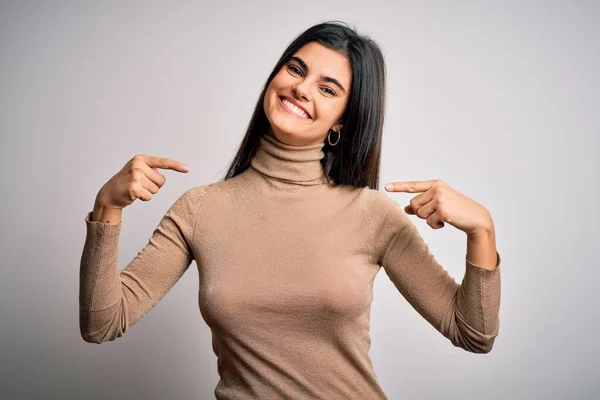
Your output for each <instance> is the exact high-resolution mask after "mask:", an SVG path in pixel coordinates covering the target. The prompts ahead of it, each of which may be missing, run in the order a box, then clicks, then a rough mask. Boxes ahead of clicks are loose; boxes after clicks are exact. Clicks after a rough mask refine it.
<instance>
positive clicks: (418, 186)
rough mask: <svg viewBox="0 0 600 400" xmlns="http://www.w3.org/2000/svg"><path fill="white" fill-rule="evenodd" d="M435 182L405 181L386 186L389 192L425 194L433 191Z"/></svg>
mask: <svg viewBox="0 0 600 400" xmlns="http://www.w3.org/2000/svg"><path fill="white" fill-rule="evenodd" d="M434 183H435V181H404V182H392V183H388V184H387V185H385V189H386V190H387V191H388V192H409V193H417V192H425V191H427V190H429V189H431V188H432V187H433V185H434Z"/></svg>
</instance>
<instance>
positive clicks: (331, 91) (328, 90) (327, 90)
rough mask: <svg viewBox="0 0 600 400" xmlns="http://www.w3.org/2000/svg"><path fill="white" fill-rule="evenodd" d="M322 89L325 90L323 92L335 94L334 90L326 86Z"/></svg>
mask: <svg viewBox="0 0 600 400" xmlns="http://www.w3.org/2000/svg"><path fill="white" fill-rule="evenodd" d="M323 90H324V91H325V93H327V94H330V95H332V96H335V92H334V91H333V90H332V89H330V88H328V87H327V86H325V87H323Z"/></svg>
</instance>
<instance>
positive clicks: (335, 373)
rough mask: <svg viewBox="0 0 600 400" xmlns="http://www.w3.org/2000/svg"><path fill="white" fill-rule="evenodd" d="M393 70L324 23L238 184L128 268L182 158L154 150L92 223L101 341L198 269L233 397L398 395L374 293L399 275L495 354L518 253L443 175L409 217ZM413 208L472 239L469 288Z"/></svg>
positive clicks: (252, 143)
mask: <svg viewBox="0 0 600 400" xmlns="http://www.w3.org/2000/svg"><path fill="white" fill-rule="evenodd" d="M384 97H385V68H384V61H383V56H382V53H381V51H380V49H379V48H378V46H377V45H376V44H375V43H374V42H373V41H372V40H370V39H368V38H366V37H364V36H361V35H359V34H358V33H356V32H355V31H354V30H353V29H351V28H349V27H347V26H346V25H345V24H342V23H338V22H327V23H321V24H318V25H315V26H313V27H311V28H309V29H308V30H307V31H305V32H304V33H302V34H301V35H300V36H298V37H297V38H296V39H295V40H294V41H293V42H292V43H291V44H290V45H289V47H288V48H287V49H286V50H285V52H284V54H283V55H282V57H281V59H280V60H279V61H278V63H277V64H276V66H275V68H274V69H273V72H272V73H271V75H270V76H269V78H268V79H267V82H266V84H265V87H264V89H263V91H262V93H261V95H260V99H259V101H258V103H257V105H256V109H255V111H254V114H253V116H252V119H251V121H250V124H249V127H248V130H247V132H246V135H245V137H244V139H243V141H242V144H241V147H240V149H239V151H238V153H237V155H236V157H235V159H234V160H233V162H232V164H231V166H230V168H229V171H228V173H227V175H226V177H225V178H224V179H223V180H222V181H219V182H216V183H212V184H208V185H203V186H197V187H194V188H192V189H189V190H187V191H186V192H185V193H183V195H181V197H179V199H177V201H176V202H175V203H174V204H173V205H172V206H171V207H170V208H169V210H168V211H167V213H166V214H165V216H164V217H163V219H162V220H161V221H160V224H159V225H158V227H157V228H156V230H155V231H154V233H153V235H152V237H151V238H150V240H149V243H148V244H147V245H146V247H145V248H144V249H143V250H142V251H141V252H139V253H138V255H137V256H136V257H135V258H134V259H133V260H132V261H131V262H130V263H129V264H128V265H127V266H126V267H125V269H123V271H121V272H120V273H119V269H118V267H117V265H116V261H117V255H118V250H117V248H118V238H119V233H120V226H121V221H120V212H121V210H122V208H124V207H125V206H127V205H129V204H131V202H133V201H134V200H135V199H136V198H141V199H142V200H145V201H147V200H150V199H151V197H152V195H153V194H155V193H157V191H158V189H159V187H161V186H162V185H163V184H164V177H163V176H162V175H161V174H159V173H158V172H157V169H158V168H168V169H174V170H176V171H181V172H185V171H186V170H185V169H184V166H183V165H182V164H181V163H179V162H175V161H172V160H167V159H164V158H157V157H152V156H147V155H139V156H136V157H134V158H133V159H132V160H130V161H129V162H128V163H127V164H126V166H125V167H124V168H123V170H121V171H120V172H119V173H118V174H117V175H115V176H114V177H113V178H111V180H109V181H108V182H107V183H106V184H105V185H104V186H103V187H102V189H101V190H100V192H99V193H98V196H97V198H96V204H95V207H94V211H93V212H91V213H88V215H87V216H86V226H87V237H86V242H85V248H84V251H83V255H82V261H81V286H80V288H81V289H80V290H81V292H80V326H81V334H82V336H83V338H84V339H85V340H86V341H88V342H95V343H100V342H104V341H111V340H114V339H116V338H118V337H121V336H123V335H124V334H125V332H126V331H127V329H128V328H130V327H131V326H133V325H134V324H135V323H136V322H137V321H139V320H140V318H142V317H143V316H144V315H145V314H146V313H147V312H148V311H149V310H150V309H151V308H152V307H153V306H154V305H155V304H156V303H157V302H158V301H159V300H160V299H161V298H162V297H163V296H164V295H165V294H166V293H167V292H168V291H169V290H170V288H171V287H172V286H173V285H174V284H175V283H176V282H177V280H178V279H179V278H180V277H181V276H182V275H183V273H184V272H185V271H186V270H187V268H188V267H189V265H190V264H191V262H192V261H193V260H195V261H196V263H197V266H198V272H199V280H200V282H199V284H200V287H199V297H198V300H199V307H200V311H201V314H202V317H203V318H204V320H205V321H206V323H207V324H208V325H209V327H210V328H211V331H212V334H213V349H214V352H215V354H216V355H217V358H218V363H217V369H218V372H219V375H220V377H221V379H220V381H219V383H218V384H217V387H216V388H215V396H216V398H218V399H239V398H248V397H252V398H260V399H273V398H277V399H279V398H291V399H299V398H311V399H349V398H360V399H385V398H386V395H385V394H384V392H383V390H382V389H381V387H380V386H379V384H378V381H377V377H376V374H375V372H374V370H373V366H372V364H371V360H370V358H369V354H368V351H369V347H370V337H369V319H370V306H371V302H372V299H373V294H372V285H373V281H374V279H375V276H376V274H377V273H378V272H379V270H380V268H381V267H383V268H384V270H385V272H386V274H387V275H388V276H389V278H390V279H391V280H392V282H393V283H394V285H395V286H396V287H397V289H398V290H399V292H400V293H401V294H402V295H403V296H404V297H405V298H406V300H407V301H408V302H409V303H410V304H411V305H412V306H413V307H414V308H415V309H416V310H417V311H418V312H419V313H420V314H421V315H422V316H423V317H424V318H425V319H426V320H427V321H428V322H429V323H430V324H431V325H432V326H433V327H434V328H435V329H437V330H438V331H439V332H440V333H441V334H443V335H444V336H445V337H447V338H448V339H449V340H450V342H451V343H452V344H454V345H455V346H460V347H461V348H464V349H465V350H467V351H471V352H477V353H487V352H489V351H490V350H491V348H492V345H493V342H494V339H495V337H496V336H497V335H498V328H499V318H498V311H499V304H500V269H499V264H500V257H499V254H498V253H497V251H496V248H495V239H494V235H493V233H494V231H493V223H492V219H491V216H490V215H489V213H488V212H487V211H486V210H485V208H483V207H482V206H481V205H479V204H478V203H476V202H474V201H473V200H471V199H468V198H467V197H465V196H464V195H462V194H460V193H458V192H457V191H455V190H454V189H452V188H451V187H449V186H448V185H447V184H445V183H444V182H442V181H438V180H436V181H428V182H408V183H406V182H398V183H397V188H396V189H391V190H397V191H408V192H423V193H422V194H420V195H418V196H416V197H415V198H414V199H413V200H412V201H411V204H410V205H409V206H407V207H406V209H405V210H402V209H400V208H399V207H398V205H397V204H396V202H395V201H393V200H392V199H390V198H389V197H388V196H387V195H385V194H384V193H382V192H380V191H379V190H378V177H379V157H380V152H381V138H382V126H383V115H384ZM407 214H415V215H417V216H418V217H420V218H424V219H427V221H428V223H429V224H430V226H432V227H433V228H435V229H438V228H441V227H442V226H444V222H448V223H450V224H452V225H453V226H455V227H456V228H458V229H461V230H464V231H465V232H466V233H467V237H468V240H467V257H466V259H465V265H466V271H465V275H464V279H463V281H462V285H458V284H457V283H456V281H455V280H454V279H453V278H452V277H451V276H450V275H449V274H448V273H447V272H446V271H445V270H444V269H443V268H442V266H441V265H440V264H439V263H438V262H437V261H436V260H435V259H434V257H433V255H432V254H431V253H430V252H429V250H428V246H427V244H426V243H425V242H424V241H423V239H422V238H421V236H420V235H419V233H418V231H417V229H416V226H415V225H414V224H413V223H412V221H411V220H410V219H409V217H408V215H407Z"/></svg>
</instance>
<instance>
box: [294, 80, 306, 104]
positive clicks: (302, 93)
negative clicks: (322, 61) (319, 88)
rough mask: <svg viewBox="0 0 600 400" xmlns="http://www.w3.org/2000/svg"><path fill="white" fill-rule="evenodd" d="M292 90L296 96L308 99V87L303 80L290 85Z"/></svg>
mask: <svg viewBox="0 0 600 400" xmlns="http://www.w3.org/2000/svg"><path fill="white" fill-rule="evenodd" d="M292 90H293V92H294V95H295V96H296V97H297V98H301V99H304V100H308V97H309V96H308V89H307V87H306V85H304V82H302V84H298V85H294V86H292Z"/></svg>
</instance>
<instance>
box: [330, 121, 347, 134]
mask: <svg viewBox="0 0 600 400" xmlns="http://www.w3.org/2000/svg"><path fill="white" fill-rule="evenodd" d="M343 127H344V124H342V121H341V120H340V122H338V123H337V124H335V125H334V126H332V127H331V129H333V130H334V131H336V132H338V133H339V132H340V131H341V130H342V128H343Z"/></svg>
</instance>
